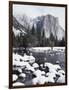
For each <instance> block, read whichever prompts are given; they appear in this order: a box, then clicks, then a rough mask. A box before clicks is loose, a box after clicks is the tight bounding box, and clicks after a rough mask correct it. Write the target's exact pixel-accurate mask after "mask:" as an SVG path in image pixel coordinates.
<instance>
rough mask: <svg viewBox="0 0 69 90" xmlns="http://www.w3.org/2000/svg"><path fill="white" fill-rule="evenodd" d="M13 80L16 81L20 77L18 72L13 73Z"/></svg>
mask: <svg viewBox="0 0 69 90" xmlns="http://www.w3.org/2000/svg"><path fill="white" fill-rule="evenodd" d="M12 77H13V82H14V81H16V80H17V79H18V76H17V75H16V74H13V76H12Z"/></svg>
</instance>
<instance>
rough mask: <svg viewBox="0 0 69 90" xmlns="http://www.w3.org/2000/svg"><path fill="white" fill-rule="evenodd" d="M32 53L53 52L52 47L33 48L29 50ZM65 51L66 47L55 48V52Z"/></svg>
mask: <svg viewBox="0 0 69 90" xmlns="http://www.w3.org/2000/svg"><path fill="white" fill-rule="evenodd" d="M29 50H30V51H33V52H46V51H49V52H50V51H51V47H32V48H29ZM64 50H65V47H53V51H60V52H63V51H64Z"/></svg>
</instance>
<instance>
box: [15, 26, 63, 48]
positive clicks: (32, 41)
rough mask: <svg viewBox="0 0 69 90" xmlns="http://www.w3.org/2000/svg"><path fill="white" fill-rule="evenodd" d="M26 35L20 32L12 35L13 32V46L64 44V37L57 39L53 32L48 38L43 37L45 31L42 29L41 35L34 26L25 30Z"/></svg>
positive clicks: (52, 45)
mask: <svg viewBox="0 0 69 90" xmlns="http://www.w3.org/2000/svg"><path fill="white" fill-rule="evenodd" d="M26 33H27V34H26V35H24V36H23V35H22V33H21V34H20V35H19V36H16V37H15V35H14V33H13V46H14V47H54V46H65V39H64V38H62V40H58V39H57V37H56V39H55V37H54V36H53V34H52V33H51V34H50V37H49V38H46V37H45V33H44V31H43V34H42V35H41V31H40V30H36V29H35V28H34V26H33V27H32V29H31V30H28V32H26Z"/></svg>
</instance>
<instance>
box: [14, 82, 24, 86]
mask: <svg viewBox="0 0 69 90" xmlns="http://www.w3.org/2000/svg"><path fill="white" fill-rule="evenodd" d="M24 85H25V84H24V83H21V82H15V83H13V86H24Z"/></svg>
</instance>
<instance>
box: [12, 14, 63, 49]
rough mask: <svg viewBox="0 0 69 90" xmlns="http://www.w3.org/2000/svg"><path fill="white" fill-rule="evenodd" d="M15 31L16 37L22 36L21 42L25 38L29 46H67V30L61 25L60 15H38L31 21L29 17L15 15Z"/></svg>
mask: <svg viewBox="0 0 69 90" xmlns="http://www.w3.org/2000/svg"><path fill="white" fill-rule="evenodd" d="M13 33H14V35H15V37H16V36H19V37H20V41H21V42H23V41H24V39H25V42H24V43H26V45H27V46H28V45H30V46H36V47H38V46H40V47H41V46H42V47H45V46H65V31H64V29H63V28H62V27H61V26H60V24H59V19H58V17H54V16H52V15H50V14H48V15H44V16H38V17H36V18H35V19H33V20H30V22H29V21H28V17H25V16H24V17H22V16H21V17H14V16H13ZM21 36H23V37H22V38H21ZM16 40H17V39H16ZM21 42H20V43H21ZM32 42H33V43H32ZM26 45H25V46H26ZM20 46H23V43H22V45H20Z"/></svg>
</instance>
